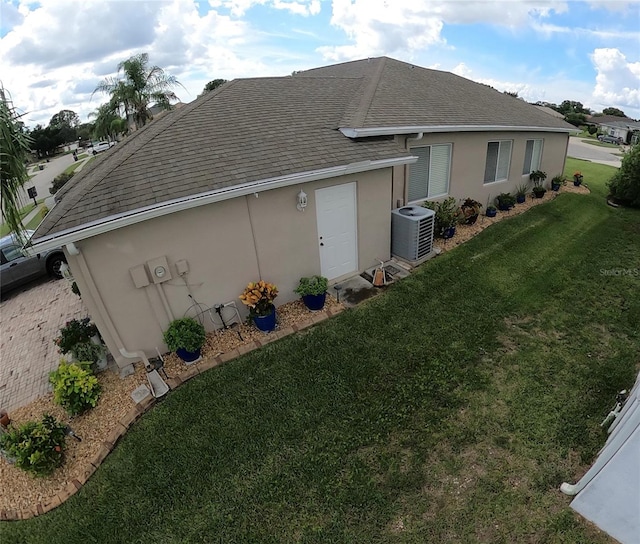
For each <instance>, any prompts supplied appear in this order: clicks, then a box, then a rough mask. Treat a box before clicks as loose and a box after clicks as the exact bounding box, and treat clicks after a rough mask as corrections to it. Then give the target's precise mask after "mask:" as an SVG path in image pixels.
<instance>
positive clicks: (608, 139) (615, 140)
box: [598, 134, 622, 145]
mask: <svg viewBox="0 0 640 544" xmlns="http://www.w3.org/2000/svg"><path fill="white" fill-rule="evenodd" d="M598 140H600V141H601V142H603V143H605V144H616V145H620V144H622V138H620V136H609V134H600V135H599V136H598Z"/></svg>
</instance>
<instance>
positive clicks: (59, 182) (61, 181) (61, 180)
mask: <svg viewBox="0 0 640 544" xmlns="http://www.w3.org/2000/svg"><path fill="white" fill-rule="evenodd" d="M73 174H74V172H70V173H68V174H67V173H65V172H62V174H60V175H59V176H56V177H55V178H53V183H52V184H51V187H49V192H50V193H51V194H52V195H55V194H56V193H57V192H58V191H59V190H60V189H62V187H63V186H64V185H65V183H67V181H69V180H70V179H71V178H72V177H73Z"/></svg>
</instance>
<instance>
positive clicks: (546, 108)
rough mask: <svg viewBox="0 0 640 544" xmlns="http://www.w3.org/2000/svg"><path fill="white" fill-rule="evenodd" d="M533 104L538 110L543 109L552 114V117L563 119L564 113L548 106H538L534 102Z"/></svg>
mask: <svg viewBox="0 0 640 544" xmlns="http://www.w3.org/2000/svg"><path fill="white" fill-rule="evenodd" d="M534 106H535V107H536V108H538V109H539V110H540V111H543V112H545V113H547V114H549V115H552V116H553V117H557V118H558V119H564V115H563V114H562V113H560V112H559V111H556V110H554V109H553V108H550V107H548V106H538V105H537V104H534Z"/></svg>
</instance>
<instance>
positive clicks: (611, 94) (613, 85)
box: [591, 48, 640, 113]
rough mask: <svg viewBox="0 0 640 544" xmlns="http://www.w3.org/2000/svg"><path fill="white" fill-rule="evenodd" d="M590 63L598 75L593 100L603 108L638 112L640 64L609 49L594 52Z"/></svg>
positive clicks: (639, 101)
mask: <svg viewBox="0 0 640 544" xmlns="http://www.w3.org/2000/svg"><path fill="white" fill-rule="evenodd" d="M591 61H592V62H593V66H594V68H595V69H596V71H597V73H598V74H597V76H596V86H595V89H594V90H593V98H594V100H595V101H596V102H597V103H598V104H601V105H603V107H607V106H613V107H617V108H620V109H622V110H625V108H626V109H627V110H629V109H632V110H636V111H637V110H640V62H638V61H636V62H631V61H629V60H627V57H626V56H625V55H624V54H623V53H621V52H620V51H619V50H618V49H611V48H607V49H605V48H603V49H596V50H594V52H593V54H592V55H591ZM627 113H628V112H627Z"/></svg>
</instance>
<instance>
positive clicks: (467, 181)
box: [393, 132, 569, 207]
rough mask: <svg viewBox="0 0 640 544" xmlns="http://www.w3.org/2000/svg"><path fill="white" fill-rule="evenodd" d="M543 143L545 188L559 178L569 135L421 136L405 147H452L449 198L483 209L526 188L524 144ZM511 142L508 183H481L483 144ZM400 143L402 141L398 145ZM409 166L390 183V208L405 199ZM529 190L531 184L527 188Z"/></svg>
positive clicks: (471, 133) (489, 133)
mask: <svg viewBox="0 0 640 544" xmlns="http://www.w3.org/2000/svg"><path fill="white" fill-rule="evenodd" d="M533 139H543V140H544V141H543V148H542V160H541V165H540V169H541V170H544V171H545V172H546V173H547V175H548V178H547V184H548V183H549V181H550V180H551V178H552V177H553V176H555V175H557V174H562V171H563V169H564V162H565V157H566V152H567V146H568V143H569V135H568V134H562V133H542V132H458V133H440V134H425V135H424V136H423V138H422V139H421V140H417V141H416V140H409V141H408V147H409V148H411V147H419V146H422V145H430V144H447V143H449V144H452V148H451V171H450V182H449V196H453V197H455V198H456V199H458V200H460V199H464V198H467V197H471V198H473V199H475V200H478V201H479V202H481V203H482V204H483V205H484V206H486V205H487V200H488V199H489V198H491V199H493V198H495V197H496V196H497V195H498V194H500V193H505V192H511V193H513V192H514V191H515V188H516V186H518V185H520V184H528V183H529V176H528V175H522V166H523V164H524V155H525V148H526V142H527V140H533ZM497 140H512V148H511V164H510V168H509V179H508V180H505V181H498V182H494V183H488V184H485V183H484V170H485V163H486V157H487V144H488V142H490V141H497ZM401 143H404V140H402V141H401ZM410 168H411V166H410V165H409V166H407V167H406V175H405V176H404V177H402V176H400V175H398V176H396V177H395V180H394V188H393V195H394V207H395V206H396V203H397V200H398V199H404V198H406V194H407V189H406V183H405V180H407V179H408V175H409V170H410ZM529 188H531V184H529Z"/></svg>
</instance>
